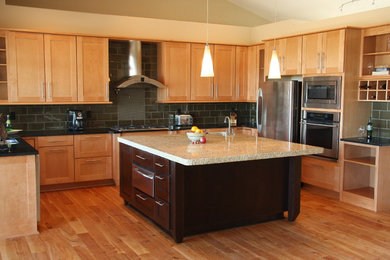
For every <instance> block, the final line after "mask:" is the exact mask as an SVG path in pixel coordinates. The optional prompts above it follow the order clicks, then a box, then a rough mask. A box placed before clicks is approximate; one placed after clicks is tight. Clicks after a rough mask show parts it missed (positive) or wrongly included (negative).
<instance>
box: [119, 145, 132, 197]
mask: <svg viewBox="0 0 390 260" xmlns="http://www.w3.org/2000/svg"><path fill="white" fill-rule="evenodd" d="M119 150H120V152H119V167H120V170H119V171H120V176H119V177H120V182H119V190H120V195H121V196H122V197H124V198H125V200H126V201H127V202H130V203H133V199H134V196H133V181H132V178H131V175H132V161H133V159H132V158H133V156H132V152H133V148H131V146H128V145H126V144H122V143H119Z"/></svg>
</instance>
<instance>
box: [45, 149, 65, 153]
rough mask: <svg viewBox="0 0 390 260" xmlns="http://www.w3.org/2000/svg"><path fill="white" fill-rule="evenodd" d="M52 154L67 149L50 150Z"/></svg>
mask: <svg viewBox="0 0 390 260" xmlns="http://www.w3.org/2000/svg"><path fill="white" fill-rule="evenodd" d="M49 151H50V152H58V151H65V149H50V150H49Z"/></svg>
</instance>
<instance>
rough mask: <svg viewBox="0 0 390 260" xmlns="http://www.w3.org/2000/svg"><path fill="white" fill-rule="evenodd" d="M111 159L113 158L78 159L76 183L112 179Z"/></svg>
mask: <svg viewBox="0 0 390 260" xmlns="http://www.w3.org/2000/svg"><path fill="white" fill-rule="evenodd" d="M111 159H112V158H111V157H96V158H83V159H76V163H75V179H76V181H96V180H106V179H112V160H111Z"/></svg>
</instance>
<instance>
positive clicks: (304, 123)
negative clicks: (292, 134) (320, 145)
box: [301, 121, 339, 128]
mask: <svg viewBox="0 0 390 260" xmlns="http://www.w3.org/2000/svg"><path fill="white" fill-rule="evenodd" d="M301 124H302V125H312V126H322V127H332V128H335V127H339V125H338V124H333V125H325V124H316V123H308V122H305V121H301Z"/></svg>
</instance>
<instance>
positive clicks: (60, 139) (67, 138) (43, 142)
mask: <svg viewBox="0 0 390 260" xmlns="http://www.w3.org/2000/svg"><path fill="white" fill-rule="evenodd" d="M63 145H73V135H56V136H40V137H38V146H39V147H47V146H63Z"/></svg>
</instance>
